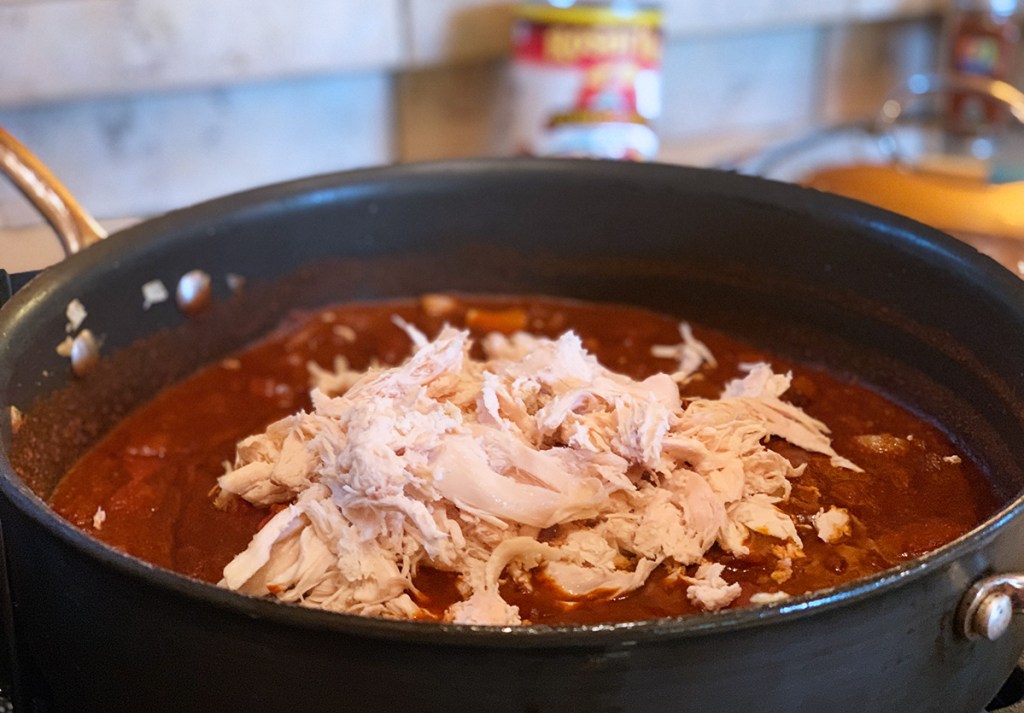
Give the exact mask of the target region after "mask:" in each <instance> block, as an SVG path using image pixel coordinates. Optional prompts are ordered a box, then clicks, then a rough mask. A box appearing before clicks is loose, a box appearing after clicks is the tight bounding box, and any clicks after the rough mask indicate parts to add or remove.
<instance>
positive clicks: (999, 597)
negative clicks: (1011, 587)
mask: <svg viewBox="0 0 1024 713" xmlns="http://www.w3.org/2000/svg"><path fill="white" fill-rule="evenodd" d="M1012 620H1013V601H1012V600H1011V599H1010V596H1009V595H1008V594H1001V593H1000V594H990V595H988V596H987V597H985V599H984V601H982V602H981V604H979V605H978V611H976V612H975V613H974V628H975V630H976V631H977V632H978V634H979V635H980V636H984V637H985V638H986V639H988V640H989V641H995V640H996V639H998V638H999V637H1001V636H1002V635H1003V634H1005V633H1006V630H1007V629H1009V628H1010V622H1011V621H1012Z"/></svg>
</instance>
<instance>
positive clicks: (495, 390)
mask: <svg viewBox="0 0 1024 713" xmlns="http://www.w3.org/2000/svg"><path fill="white" fill-rule="evenodd" d="M396 324H398V326H400V327H401V328H403V329H405V331H406V333H407V334H408V335H409V337H410V339H411V340H412V342H413V353H412V356H411V357H410V358H409V359H408V360H407V361H406V362H405V363H403V364H401V365H400V366H397V367H394V368H388V369H379V368H378V369H371V370H370V371H368V372H366V373H363V374H355V373H354V372H352V371H351V370H349V369H348V365H347V364H346V363H345V362H344V361H343V360H341V361H339V362H338V363H337V364H336V365H335V366H336V369H337V371H336V372H335V374H333V375H331V374H330V373H328V372H326V371H325V370H323V369H318V368H314V369H312V375H313V377H314V379H315V381H316V383H317V384H319V388H314V390H313V393H312V401H313V408H312V410H311V411H310V412H309V413H305V412H302V413H298V414H295V415H292V416H289V417H287V418H284V419H281V420H280V421H278V422H276V423H274V424H272V425H271V426H270V427H269V428H268V429H267V430H266V432H264V433H261V434H257V435H254V436H251V437H249V438H247V439H245V440H243V441H242V442H241V443H239V444H238V447H237V452H236V457H235V461H234V463H233V464H232V465H231V466H229V467H228V469H227V472H226V473H225V474H224V475H223V476H222V477H221V478H220V479H219V481H218V484H219V493H218V495H217V502H218V503H220V504H225V503H227V502H228V501H230V499H232V498H235V497H241V498H244V499H245V500H247V501H249V502H251V503H254V504H257V505H262V506H271V505H274V506H276V507H277V508H279V510H278V511H277V512H276V514H274V515H273V516H272V517H270V519H269V520H268V521H267V522H266V523H265V525H264V526H263V527H262V528H261V529H260V530H259V532H257V533H256V535H255V536H254V537H253V539H252V541H251V542H250V544H249V546H248V547H247V548H246V550H245V551H244V552H241V553H240V554H238V555H237V556H236V557H235V558H234V559H233V560H232V561H231V562H230V563H229V564H228V565H227V567H225V569H224V577H223V580H222V581H221V585H222V586H224V587H227V588H230V589H233V590H237V591H240V592H244V593H248V594H252V595H257V596H268V595H269V596H274V597H277V598H278V599H281V600H283V601H288V602H297V603H300V604H302V605H305V606H311V607H320V608H324V609H329V610H335V611H344V612H353V613H359V614H364V615H371V616H390V617H421V618H423V617H427V616H428V614H427V612H425V611H424V610H422V609H421V608H420V607H419V606H418V605H417V604H416V600H415V597H416V590H415V587H414V584H413V580H414V577H415V575H416V572H417V570H418V569H419V568H421V567H431V568H434V569H437V570H440V571H444V572H452V573H456V574H457V575H458V586H459V590H460V592H461V593H462V594H463V595H464V596H463V599H462V601H460V602H458V603H456V604H454V605H453V606H451V607H449V609H448V610H447V611H446V612H445V615H444V616H445V618H446V619H447V620H449V621H454V622H458V623H472V624H493V625H510V624H519V623H522V615H521V613H520V612H519V611H518V610H517V608H516V607H515V606H513V605H511V604H509V603H508V602H506V601H505V600H504V599H503V598H502V596H501V593H500V586H499V585H500V582H501V581H502V578H503V577H505V576H512V577H517V578H519V579H522V581H529V580H530V579H531V577H537V578H540V579H543V580H544V581H546V582H549V583H551V584H553V585H554V586H556V587H557V588H558V590H560V591H561V592H562V595H563V596H564V599H565V600H566V601H572V600H575V599H580V598H584V597H594V596H618V595H620V594H623V593H626V592H629V591H632V590H635V589H637V588H638V587H640V586H642V585H643V584H644V582H645V581H646V580H647V578H648V577H649V575H650V574H651V572H652V571H654V569H655V568H657V567H658V566H659V565H661V564H662V563H666V564H668V565H674V566H677V567H681V568H687V567H689V569H684V570H683V571H684V572H685V571H689V572H692V573H693V574H692V575H690V576H687V575H686V574H685V573H684V574H683V575H682V576H681V579H682V580H683V581H685V582H686V583H687V584H688V585H689V586H688V588H687V596H688V597H689V598H690V599H691V600H692V601H693V602H695V603H696V604H697V605H699V606H701V607H703V608H704V609H707V610H716V609H720V608H722V607H726V606H728V605H729V604H730V603H732V601H734V600H735V598H736V597H737V596H738V595H739V585H738V584H736V583H735V582H733V583H730V582H728V581H727V580H726V579H725V578H724V577H723V571H724V570H723V568H722V566H721V565H718V564H714V563H711V562H709V561H707V560H706V559H705V557H704V555H705V553H706V552H707V551H708V549H709V548H711V547H712V545H715V544H716V543H717V544H718V545H719V546H720V547H722V548H723V549H724V550H726V551H728V552H732V553H737V554H742V553H746V552H747V551H748V550H747V547H746V544H745V543H746V541H747V538H748V534H749V532H750V531H755V532H758V533H762V534H764V535H767V536H769V537H773V538H776V539H778V540H779V541H780V543H783V544H785V545H786V547H787V548H788V549H787V551H793V552H795V553H797V555H798V554H799V551H800V546H801V541H800V537H799V536H798V534H797V531H796V526H795V524H794V522H793V520H792V519H791V518H790V517H789V516H788V515H786V514H785V513H784V512H783V511H781V510H780V509H779V508H778V507H777V505H778V503H780V502H781V501H784V500H786V499H787V498H788V497H789V493H790V489H791V484H790V479H791V478H794V477H797V476H799V474H800V472H801V470H802V468H797V467H794V466H793V465H792V464H791V463H790V462H789V461H788V460H787V459H786V458H784V457H783V456H781V455H779V454H778V453H776V452H775V451H772V450H769V449H768V448H766V446H765V444H766V442H767V440H768V439H769V438H770V437H772V436H777V437H779V438H784V439H786V440H788V441H790V442H791V443H793V444H795V445H797V446H799V447H801V448H804V449H806V450H808V451H812V452H815V453H821V454H825V455H827V456H829V457H830V458H831V459H832V460H833V462H834V463H835V464H836V465H838V466H841V467H846V468H855V467H856V466H854V465H853V464H852V463H850V462H849V461H847V460H845V459H843V458H841V457H840V456H839V455H838V454H837V453H835V452H834V451H833V450H832V447H831V444H830V441H829V438H828V430H827V428H826V427H825V425H824V424H822V423H820V422H818V421H816V420H814V419H812V418H810V417H809V416H807V415H806V414H805V413H804V412H803V411H801V410H800V409H798V408H796V407H794V406H792V405H791V404H788V403H786V402H784V401H782V400H781V399H780V398H779V397H780V396H781V395H782V393H783V392H785V390H786V389H787V388H788V387H789V382H790V377H789V376H788V375H785V374H775V373H773V372H772V371H771V369H770V367H769V366H768V365H766V364H754V365H748V366H747V367H746V371H747V373H746V375H745V376H744V377H743V378H741V379H738V380H737V381H734V382H732V383H731V384H729V385H728V387H727V388H726V389H725V392H724V393H723V395H722V397H721V398H719V399H695V400H688V401H687V402H685V403H684V402H683V401H682V400H681V399H680V396H679V391H678V387H677V384H676V382H675V381H674V380H673V379H674V378H676V379H679V375H678V373H677V374H676V375H674V376H671V375H667V374H656V375H654V376H651V377H649V378H647V379H645V380H643V381H636V380H634V379H631V378H629V377H626V376H624V375H621V374H618V373H615V372H613V371H610V370H608V369H606V368H605V367H603V366H602V365H600V364H599V363H598V362H597V360H596V359H595V358H594V357H593V356H592V355H591V354H589V353H588V352H587V351H585V350H584V349H583V347H582V344H581V342H580V339H579V337H577V336H576V335H575V334H574V333H572V332H568V333H566V334H564V335H563V336H562V337H560V338H559V339H556V340H552V339H546V338H540V337H535V336H531V335H529V334H525V333H516V334H513V335H511V336H505V335H502V334H498V333H492V334H489V335H488V336H487V337H486V338H484V339H483V342H482V346H483V348H484V353H485V354H486V358H485V359H482V360H478V359H472V358H470V356H469V349H470V346H471V342H470V338H469V335H468V333H467V332H463V331H458V330H455V329H452V328H448V327H446V328H445V329H443V330H442V331H441V333H440V334H439V335H438V336H437V337H436V338H435V339H434V340H433V341H431V340H428V339H427V337H426V336H425V335H423V334H422V333H420V332H419V331H418V330H416V329H415V328H413V327H411V326H410V325H407V324H405V323H404V322H401V321H400V320H398V321H396ZM682 334H683V337H684V343H686V341H691V343H692V335H688V330H684V331H683V332H682ZM704 350H705V351H706V348H704ZM697 351H698V352H699V351H700V350H699V349H698V350H697ZM679 358H680V362H681V370H686V369H689V368H691V367H693V363H692V359H690V360H688V359H687V357H686V355H685V354H680V356H679ZM699 358H700V359H701V360H702V361H710V360H711V359H713V357H711V355H710V353H707V354H703V353H702V354H701V355H700V357H699ZM684 361H686V364H685V365H683V364H682V362H684ZM698 367H699V364H697V366H696V367H693V368H698ZM691 373H692V372H691ZM328 392H330V393H328ZM548 528H553V529H548ZM542 530H545V532H546V533H547V534H546V535H545V538H544V541H541V540H540V539H538V538H539V535H540V533H541V531H542ZM551 532H554V533H555V535H554V537H551V536H550V533H551ZM524 575H525V576H524ZM517 581H518V579H517Z"/></svg>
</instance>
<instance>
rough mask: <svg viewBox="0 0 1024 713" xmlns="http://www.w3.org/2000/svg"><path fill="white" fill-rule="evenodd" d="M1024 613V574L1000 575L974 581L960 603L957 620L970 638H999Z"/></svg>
mask: <svg viewBox="0 0 1024 713" xmlns="http://www.w3.org/2000/svg"><path fill="white" fill-rule="evenodd" d="M1021 612H1024V574H996V575H992V576H991V577H985V578H984V579H981V580H978V581H977V582H975V583H974V586H972V587H971V588H970V589H969V590H967V594H965V595H964V598H963V600H962V601H961V602H960V608H959V610H958V611H957V623H958V624H959V626H960V631H962V632H963V634H964V635H965V636H967V638H968V639H989V640H990V641H995V640H996V639H998V638H1000V637H1001V636H1002V635H1003V634H1005V633H1006V632H1007V630H1008V629H1009V628H1010V622H1011V621H1012V619H1013V615H1014V614H1016V613H1021Z"/></svg>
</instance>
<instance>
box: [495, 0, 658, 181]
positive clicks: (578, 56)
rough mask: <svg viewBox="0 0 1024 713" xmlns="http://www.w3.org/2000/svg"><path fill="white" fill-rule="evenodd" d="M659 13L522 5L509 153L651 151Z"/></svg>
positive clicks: (645, 155) (614, 4) (612, 3)
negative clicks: (510, 148) (510, 150)
mask: <svg viewBox="0 0 1024 713" xmlns="http://www.w3.org/2000/svg"><path fill="white" fill-rule="evenodd" d="M661 18H662V15H661V11H660V9H658V7H657V6H656V5H654V4H652V3H647V2H633V1H632V0H629V1H624V0H609V1H606V2H573V1H572V0H569V1H568V2H566V1H564V0H563V1H556V0H552V1H551V2H524V3H522V4H520V5H519V6H518V8H517V17H516V22H515V26H514V30H513V38H512V44H513V50H512V53H513V54H512V67H511V72H512V86H513V90H514V104H513V110H512V111H513V116H512V122H511V127H510V129H511V131H510V134H511V135H510V139H511V142H512V151H513V152H514V153H517V154H526V155H534V156H581V157H592V158H609V159H625V160H634V161H644V160H649V159H652V158H654V156H655V155H656V154H657V152H658V137H657V134H656V133H655V131H654V127H653V122H654V120H655V119H656V118H657V117H658V115H659V114H660V112H661V51H662V29H661Z"/></svg>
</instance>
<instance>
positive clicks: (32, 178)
mask: <svg viewBox="0 0 1024 713" xmlns="http://www.w3.org/2000/svg"><path fill="white" fill-rule="evenodd" d="M0 172H3V173H4V174H5V175H6V176H7V177H8V178H9V179H11V182H12V183H14V185H15V187H17V188H18V190H20V191H21V192H22V193H23V194H24V195H25V197H26V198H28V200H29V201H30V202H31V203H32V205H34V206H35V207H36V210H38V211H39V212H40V213H41V214H42V216H43V218H45V219H46V222H47V223H49V224H50V226H51V227H52V228H53V229H54V231H55V232H56V233H57V238H58V239H59V240H60V242H61V245H62V246H63V247H64V252H65V253H66V254H68V255H71V254H73V253H76V252H78V251H79V250H81V249H83V248H86V247H88V246H89V245H92V244H93V243H95V242H97V241H99V240H101V239H103V238H105V237H107V231H106V230H104V229H103V227H102V226H100V224H99V223H97V222H96V220H95V219H94V218H93V217H92V216H91V215H89V213H87V212H86V211H85V209H83V208H82V206H81V205H79V203H78V201H76V200H75V198H74V196H72V195H71V193H70V192H69V191H68V189H67V188H65V187H64V185H63V184H62V183H61V182H60V181H58V180H57V178H56V176H54V175H53V174H52V173H51V172H50V170H49V169H48V168H47V167H46V166H45V165H44V164H43V162H42V161H40V160H39V159H38V158H36V156H35V155H34V154H33V153H32V152H31V151H29V150H28V149H27V148H25V146H24V145H22V143H21V142H20V141H18V140H17V139H16V138H14V137H13V136H11V135H10V134H9V133H8V132H7V131H5V130H4V129H2V128H0Z"/></svg>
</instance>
